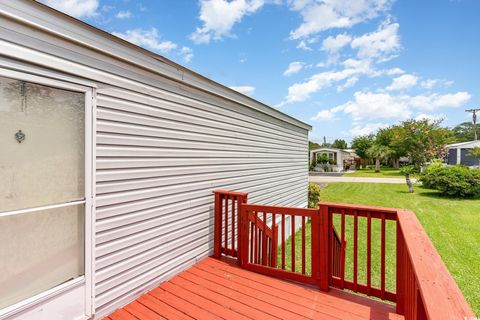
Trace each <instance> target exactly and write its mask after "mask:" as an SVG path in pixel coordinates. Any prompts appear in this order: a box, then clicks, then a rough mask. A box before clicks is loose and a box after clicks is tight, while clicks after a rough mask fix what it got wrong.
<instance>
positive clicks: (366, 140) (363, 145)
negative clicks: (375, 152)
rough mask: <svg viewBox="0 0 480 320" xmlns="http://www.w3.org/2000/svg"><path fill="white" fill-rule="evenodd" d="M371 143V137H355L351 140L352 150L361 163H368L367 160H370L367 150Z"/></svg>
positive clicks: (372, 139) (372, 138)
mask: <svg viewBox="0 0 480 320" xmlns="http://www.w3.org/2000/svg"><path fill="white" fill-rule="evenodd" d="M373 141H374V137H373V135H369V136H361V137H356V138H355V139H353V140H352V148H353V149H354V150H355V153H356V154H357V156H359V157H360V158H361V159H362V160H363V161H368V159H370V156H369V154H368V152H367V150H368V149H370V147H371V146H372V145H373Z"/></svg>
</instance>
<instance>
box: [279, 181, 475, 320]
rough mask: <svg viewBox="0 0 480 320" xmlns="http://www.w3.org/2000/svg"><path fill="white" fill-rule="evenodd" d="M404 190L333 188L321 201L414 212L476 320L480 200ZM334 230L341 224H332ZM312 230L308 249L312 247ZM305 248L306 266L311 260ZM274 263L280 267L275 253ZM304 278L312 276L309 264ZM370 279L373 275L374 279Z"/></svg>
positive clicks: (376, 226)
mask: <svg viewBox="0 0 480 320" xmlns="http://www.w3.org/2000/svg"><path fill="white" fill-rule="evenodd" d="M406 188H407V187H406V186H405V185H403V184H401V185H400V184H399V185H396V184H376V183H331V184H329V185H328V186H327V187H326V188H324V189H322V193H321V199H322V200H323V201H333V202H343V203H353V204H366V205H376V206H383V207H396V208H407V209H410V210H413V211H414V212H415V213H416V214H417V217H418V219H419V220H420V222H421V223H422V225H423V227H424V228H425V230H426V231H427V233H428V235H429V237H430V239H431V240H432V242H433V243H434V245H435V247H436V249H437V251H438V252H439V253H440V255H441V257H442V259H443V261H444V262H445V264H446V265H447V268H448V270H449V271H450V273H451V274H452V275H453V277H454V279H455V281H456V282H457V284H458V286H459V287H460V289H461V290H462V292H463V294H464V295H465V297H466V299H467V301H468V302H469V304H470V306H471V307H472V308H473V310H474V312H475V313H476V314H480V250H479V245H480V199H469V200H454V199H446V198H442V197H440V196H438V194H437V192H436V191H432V190H428V189H423V188H421V187H416V189H415V193H414V194H409V193H408V192H407V189H406ZM374 221H375V220H372V284H373V285H376V286H379V284H380V279H379V275H380V262H379V256H380V222H379V221H376V222H374ZM334 222H335V225H336V227H337V230H340V228H339V227H338V226H339V221H338V220H336V221H335V220H334ZM352 234H353V217H352V218H351V219H349V217H347V220H346V237H347V256H346V263H345V266H346V278H351V275H352V273H353V272H352V268H353V267H352V265H353V262H352V261H353V258H352V252H353V250H352V249H353V248H352V243H353V240H352V237H351V236H352ZM365 234H366V221H365V219H360V218H359V243H358V249H359V255H358V263H359V265H358V266H359V281H360V282H365V281H366V275H365V274H366V236H364V237H362V235H365ZM309 236H310V225H309V224H307V226H306V237H307V240H306V243H307V244H309V243H310V239H309V238H310V237H309ZM386 238H387V250H386V255H387V257H386V260H387V261H386V273H387V275H386V281H387V283H386V285H387V289H390V290H395V226H394V223H393V222H391V223H388V222H387V235H386ZM295 239H296V241H295V247H296V252H297V254H296V259H295V260H296V270H297V271H298V270H299V268H300V266H301V231H298V232H297V234H296V237H295ZM290 250H291V247H290V240H289V241H287V244H286V267H287V269H290V266H291V261H290V255H289V253H290V252H291V251H290ZM309 250H310V248H307V250H306V251H307V257H306V258H307V260H310V255H309V254H308V253H309ZM278 258H279V259H278V261H279V262H280V261H281V250H279V256H278ZM306 265H307V273H310V270H309V268H308V266H309V265H310V263H309V262H308V261H307V263H306ZM373 275H377V276H376V277H374V276H373Z"/></svg>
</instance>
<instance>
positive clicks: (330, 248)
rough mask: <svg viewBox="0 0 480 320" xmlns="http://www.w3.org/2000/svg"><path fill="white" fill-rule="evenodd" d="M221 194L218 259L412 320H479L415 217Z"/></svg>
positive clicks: (373, 209) (218, 193) (394, 211)
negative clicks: (386, 305) (379, 305)
mask: <svg viewBox="0 0 480 320" xmlns="http://www.w3.org/2000/svg"><path fill="white" fill-rule="evenodd" d="M214 194H215V235H214V256H215V257H220V255H221V254H222V253H223V254H225V255H227V256H232V257H237V259H238V260H237V261H238V264H239V265H240V266H241V267H242V268H245V269H247V270H251V271H254V272H258V273H263V274H266V275H270V276H274V277H279V278H282V279H287V280H292V281H297V282H301V283H305V284H310V285H318V286H319V287H320V289H321V290H324V291H328V290H329V288H330V287H336V288H339V289H348V290H351V291H354V292H358V293H361V294H365V295H368V296H371V297H376V298H380V299H383V300H388V301H391V302H395V303H396V308H397V313H399V314H402V315H405V319H407V320H408V319H467V320H470V319H472V320H473V319H475V316H474V314H473V311H472V310H471V308H470V306H469V305H468V303H467V302H466V300H465V298H464V297H463V295H462V293H461V292H460V289H459V288H458V287H457V285H456V283H455V282H454V280H453V278H452V277H451V275H450V274H449V272H448V270H447V268H446V267H445V265H444V263H443V261H442V260H441V258H440V256H439V255H438V253H437V252H436V250H435V248H434V247H433V244H432V243H431V241H430V239H429V238H428V236H427V235H426V233H425V231H424V230H423V228H422V226H421V225H420V223H419V221H418V220H417V218H416V216H415V214H414V213H413V212H411V211H407V210H399V209H390V208H380V207H371V206H360V205H349V204H338V203H326V202H321V203H320V206H319V209H304V208H289V207H276V206H265V205H255V204H247V194H246V193H241V192H229V191H223V190H218V191H214ZM347 220H348V221H347ZM389 228H395V230H393V231H394V232H391V231H392V230H390V229H389ZM387 230H390V231H388V232H387ZM374 235H376V236H377V238H379V239H374V238H375V237H374ZM296 237H298V238H299V239H296ZM390 238H394V239H390ZM347 239H348V243H349V246H347ZM375 240H376V241H375ZM297 241H299V242H300V243H298V242H297ZM392 244H393V246H394V247H393V254H392V248H391V246H392ZM387 246H388V248H387ZM298 248H300V249H298ZM307 248H310V250H308V249H307ZM387 249H388V250H387ZM287 250H288V251H287ZM279 252H280V254H279ZM387 253H388V254H389V256H388V257H390V258H391V259H387ZM359 255H361V258H362V259H360V257H359ZM347 257H348V259H347ZM347 260H348V262H349V264H348V265H347V264H346V263H347ZM359 260H362V261H359ZM374 261H379V266H378V265H374ZM387 262H393V264H394V266H393V267H394V268H395V271H394V272H391V269H389V270H390V272H387ZM350 263H351V265H350ZM363 263H364V265H363V266H362V264H363ZM389 266H390V264H389ZM347 267H348V272H347ZM360 270H365V274H363V273H362V272H360ZM388 275H390V276H391V277H395V278H394V279H390V281H388V280H389V278H387V276H388ZM392 275H393V276H392ZM374 280H375V281H374ZM387 283H390V284H391V283H394V284H395V289H393V288H388V286H387Z"/></svg>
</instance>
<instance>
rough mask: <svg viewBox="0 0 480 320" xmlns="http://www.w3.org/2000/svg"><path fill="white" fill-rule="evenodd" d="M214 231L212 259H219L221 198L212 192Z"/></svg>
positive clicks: (218, 194)
mask: <svg viewBox="0 0 480 320" xmlns="http://www.w3.org/2000/svg"><path fill="white" fill-rule="evenodd" d="M214 194H215V204H214V231H213V257H214V258H217V259H219V258H220V255H221V250H220V248H221V246H222V244H221V241H222V198H221V197H220V193H218V192H214Z"/></svg>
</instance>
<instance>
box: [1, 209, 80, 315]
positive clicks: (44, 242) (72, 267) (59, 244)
mask: <svg viewBox="0 0 480 320" xmlns="http://www.w3.org/2000/svg"><path fill="white" fill-rule="evenodd" d="M84 217H85V206H84V205H83V204H80V205H74V206H67V207H62V208H55V209H48V210H40V211H36V212H32V213H24V214H15V215H10V216H4V217H0V257H1V262H0V270H1V272H0V309H2V308H4V307H8V306H10V305H12V304H14V303H17V302H19V301H22V300H24V299H27V298H30V297H32V296H34V295H36V294H39V293H42V292H43V291H46V290H48V289H51V288H53V287H55V286H57V285H59V284H62V283H64V282H66V281H68V280H71V279H74V278H77V277H79V276H81V275H83V274H84V254H83V252H84V246H85V241H84V239H85V235H84V225H85V223H84Z"/></svg>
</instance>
